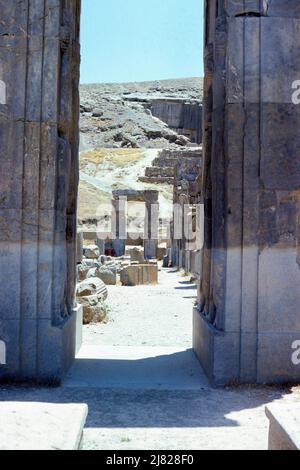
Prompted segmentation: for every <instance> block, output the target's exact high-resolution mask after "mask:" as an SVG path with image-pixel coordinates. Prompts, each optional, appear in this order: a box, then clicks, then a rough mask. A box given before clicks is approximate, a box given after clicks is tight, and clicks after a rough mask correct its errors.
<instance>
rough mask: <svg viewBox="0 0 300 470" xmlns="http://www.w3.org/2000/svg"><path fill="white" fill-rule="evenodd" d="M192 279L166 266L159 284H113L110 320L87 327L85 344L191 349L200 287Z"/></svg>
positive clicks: (109, 301) (110, 296)
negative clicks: (129, 285)
mask: <svg viewBox="0 0 300 470" xmlns="http://www.w3.org/2000/svg"><path fill="white" fill-rule="evenodd" d="M189 280H190V278H189V277H186V276H184V275H183V274H182V273H178V272H176V271H174V270H172V269H167V270H165V269H162V270H161V271H160V272H159V284H158V285H156V286H138V287H121V286H109V287H108V289H109V296H108V300H107V304H108V308H109V314H108V323H107V324H103V325H101V324H100V325H90V326H85V327H84V344H89V345H95V344H98V345H112V346H172V347H174V346H179V347H180V346H182V347H187V348H190V347H191V346H192V310H193V305H194V303H195V300H196V298H197V290H196V285H195V284H191V283H190V282H189Z"/></svg>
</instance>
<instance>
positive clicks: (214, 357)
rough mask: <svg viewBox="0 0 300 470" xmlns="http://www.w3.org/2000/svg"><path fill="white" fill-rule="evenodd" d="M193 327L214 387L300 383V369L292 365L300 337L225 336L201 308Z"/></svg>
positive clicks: (196, 347) (199, 354)
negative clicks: (204, 314)
mask: <svg viewBox="0 0 300 470" xmlns="http://www.w3.org/2000/svg"><path fill="white" fill-rule="evenodd" d="M193 323H194V326H193V331H194V333H193V349H194V351H195V353H196V355H197V357H198V359H199V361H200V363H201V365H202V367H203V369H204V371H205V373H206V375H207V376H208V378H209V380H210V382H211V383H212V385H215V386H225V385H234V384H286V383H299V382H300V365H294V364H293V362H292V355H293V349H292V344H293V342H294V341H296V340H297V333H295V332H291V333H269V334H264V333H262V334H256V333H243V334H241V333H240V332H223V331H220V330H217V329H216V328H215V327H214V326H213V325H212V324H211V323H209V322H208V321H207V319H206V318H205V317H204V316H203V315H202V314H201V313H200V312H199V310H198V309H197V308H195V309H194V312H193ZM298 336H299V335H298ZM253 344H255V349H254V350H253V349H252V347H251V346H253Z"/></svg>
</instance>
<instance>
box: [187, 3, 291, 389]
mask: <svg viewBox="0 0 300 470" xmlns="http://www.w3.org/2000/svg"><path fill="white" fill-rule="evenodd" d="M245 5H246V6H245ZM206 13H207V17H206V50H205V64H206V79H205V103H204V104H205V111H204V180H203V184H204V192H203V195H204V201H205V217H206V228H205V247H204V252H203V267H202V268H203V272H202V281H201V298H200V305H199V308H198V309H197V310H196V311H195V315H194V322H195V323H194V347H195V350H196V352H197V354H198V356H199V358H200V360H201V362H202V364H203V366H204V368H205V370H206V371H207V373H208V374H209V376H210V378H211V380H212V381H214V382H215V383H217V384H224V383H228V382H230V381H237V382H258V383H262V382H285V381H287V382H288V381H299V379H300V366H299V365H296V364H294V363H293V361H292V354H293V352H294V351H293V344H294V342H295V341H296V340H299V339H300V262H299V258H300V257H299V234H300V231H299V210H300V205H299V194H300V152H299V149H300V134H299V128H300V106H299V105H296V104H293V102H292V93H293V88H292V84H293V82H294V81H295V80H299V79H300V61H299V57H300V41H299V39H300V4H299V2H296V1H291V2H287V1H285V0H274V1H264V2H262V1H251V2H250V1H249V2H245V1H236V0H234V1H233V0H226V1H225V0H224V1H218V2H216V1H214V0H209V1H207V2H206Z"/></svg>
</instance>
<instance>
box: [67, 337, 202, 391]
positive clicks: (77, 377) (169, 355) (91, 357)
mask: <svg viewBox="0 0 300 470" xmlns="http://www.w3.org/2000/svg"><path fill="white" fill-rule="evenodd" d="M62 387H67V388H70V387H71V388H72V387H76V388H77V387H78V388H82V387H83V388H88V387H92V388H101V389H105V388H113V389H128V390H173V391H174V390H203V389H205V390H206V389H209V388H210V387H209V383H208V380H207V378H206V376H205V374H204V372H203V369H202V368H201V366H200V364H199V361H198V360H197V359H196V356H195V354H194V352H193V350H192V349H186V348H184V347H161V346H155V347H154V346H153V347H151V346H137V347H133V346H124V347H122V346H114V347H112V346H83V347H82V348H81V350H80V352H79V354H78V355H77V357H76V360H75V363H74V365H73V367H72V368H71V370H70V371H69V373H68V375H67V377H66V378H65V380H64V382H63V383H62Z"/></svg>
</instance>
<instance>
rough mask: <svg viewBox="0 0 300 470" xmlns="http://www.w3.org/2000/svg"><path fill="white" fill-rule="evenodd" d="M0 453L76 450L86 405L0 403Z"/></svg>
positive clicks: (82, 426) (83, 423)
mask: <svg viewBox="0 0 300 470" xmlns="http://www.w3.org/2000/svg"><path fill="white" fill-rule="evenodd" d="M0 414H1V422H0V450H78V449H79V446H80V442H81V438H82V433H83V428H84V425H85V421H86V418H87V414H88V407H87V405H85V404H76V405H68V404H64V405H61V404H51V403H34V402H33V403H17V402H14V403H10V402H5V403H0Z"/></svg>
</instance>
